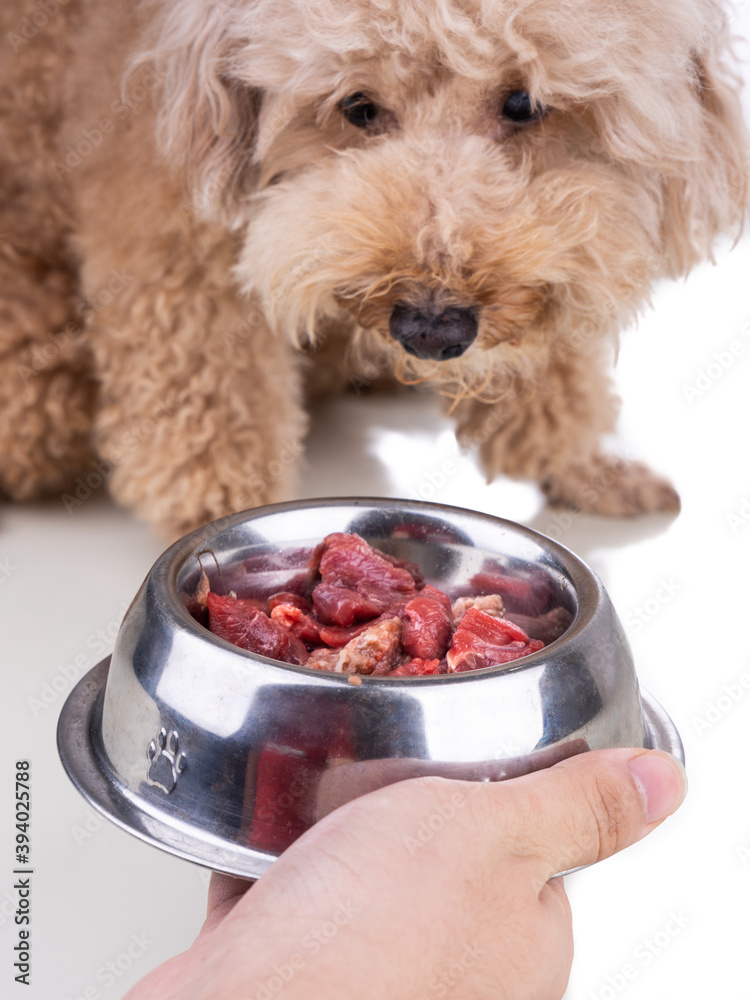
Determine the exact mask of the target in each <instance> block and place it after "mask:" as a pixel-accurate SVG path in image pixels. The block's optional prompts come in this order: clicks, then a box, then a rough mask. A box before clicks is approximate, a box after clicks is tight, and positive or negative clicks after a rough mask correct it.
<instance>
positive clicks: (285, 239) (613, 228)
mask: <svg viewBox="0 0 750 1000" xmlns="http://www.w3.org/2000/svg"><path fill="white" fill-rule="evenodd" d="M40 10H45V11H46V12H47V16H46V23H42V22H43V21H44V16H43V15H39V11H40ZM0 37H2V38H3V39H5V42H6V44H5V52H4V56H3V59H2V61H1V63H0V88H1V89H0V101H1V102H2V106H1V107H0V185H1V187H0V191H1V192H2V195H1V196H0V234H2V238H0V359H1V367H0V406H1V407H2V421H0V454H1V455H2V462H1V463H0V488H2V490H4V492H5V493H7V494H8V495H9V496H11V497H13V498H16V499H25V498H28V497H32V496H35V495H37V494H39V493H41V492H45V491H47V492H49V491H60V490H63V489H65V488H68V487H69V486H70V484H71V482H73V481H75V478H76V476H79V475H81V474H82V473H85V472H86V471H87V470H90V469H91V468H92V467H93V468H99V469H102V470H104V471H103V474H106V475H107V476H108V477H109V479H110V486H111V490H112V492H113V494H114V496H115V497H116V498H117V499H118V500H119V501H120V502H122V503H124V504H128V505H130V506H132V507H133V508H134V509H135V510H136V511H138V512H139V513H140V514H141V515H142V516H144V517H146V518H148V519H149V520H151V521H152V522H154V523H155V524H157V525H158V526H159V527H160V528H161V529H163V530H164V531H166V532H168V533H174V532H181V531H183V530H186V529H189V528H191V527H193V526H195V525H196V524H199V523H201V522H202V521H204V520H206V519H210V518H212V517H215V516H217V515H219V514H222V513H226V512H229V511H232V510H236V509H240V508H242V507H247V506H252V505H255V504H258V503H263V502H267V501H269V500H272V499H275V498H277V497H278V496H280V495H283V493H284V491H286V490H288V489H289V483H290V481H291V480H290V474H291V472H292V470H293V467H294V464H295V460H296V458H297V457H298V455H299V454H300V451H301V447H302V444H301V443H302V440H303V437H304V433H305V429H306V423H307V421H306V415H305V409H304V393H305V386H307V388H308V389H310V390H312V389H314V388H316V387H317V388H318V389H322V390H323V391H332V390H333V389H335V388H336V387H340V386H341V385H344V384H346V381H347V379H349V378H351V377H352V374H353V373H356V372H357V371H358V370H360V369H361V367H362V365H365V364H366V363H367V358H368V357H371V356H377V357H378V358H379V359H383V358H385V359H386V361H387V364H388V366H389V367H390V369H391V370H392V371H393V373H395V375H396V376H397V377H398V378H399V379H400V380H401V381H404V382H425V381H429V382H430V383H432V384H433V385H434V386H435V389H436V390H437V391H438V392H439V393H441V394H442V395H443V396H444V397H445V398H446V406H447V407H448V409H449V410H450V412H452V413H453V414H454V415H455V417H456V420H457V431H458V434H459V436H460V438H461V440H462V441H464V442H465V443H466V444H467V445H473V446H475V447H477V448H478V449H479V451H480V453H481V455H482V458H483V461H484V463H485V465H486V467H487V470H488V472H489V473H490V474H494V473H496V472H499V471H503V472H506V473H508V474H510V475H513V476H518V477H526V478H533V479H536V480H537V481H538V482H539V483H540V484H541V486H542V488H543V489H544V491H545V493H546V494H547V496H548V498H549V499H550V500H551V501H552V502H554V503H561V504H574V505H576V506H577V507H578V508H580V509H582V510H593V511H597V512H599V513H612V514H623V513H639V512H641V511H647V510H663V509H666V510H671V509H675V508H676V506H677V504H678V500H677V496H676V494H675V493H674V490H673V489H672V488H671V486H669V484H667V483H666V482H664V481H663V480H661V479H660V478H659V477H657V476H655V475H654V474H653V473H651V472H650V471H649V470H648V469H646V468H645V467H643V466H642V465H639V464H637V463H634V464H632V465H630V466H627V467H626V466H624V465H623V463H621V462H620V463H618V464H617V475H616V476H615V477H614V483H611V480H612V478H613V477H612V476H610V477H609V478H608V479H605V478H604V477H606V474H607V472H608V470H610V469H611V467H612V460H610V459H608V458H607V456H606V455H604V454H602V452H601V450H600V440H601V437H602V435H603V434H604V433H606V432H608V431H611V430H612V429H613V427H614V423H615V420H616V414H617V401H616V399H615V397H614V396H613V394H612V390H611V387H610V384H609V378H608V374H607V371H608V365H609V363H610V358H611V354H612V350H611V348H612V345H613V343H614V341H615V340H616V336H617V331H618V330H619V329H621V328H622V327H623V325H625V324H627V323H628V322H629V321H630V320H632V319H633V317H634V316H636V315H637V313H638V311H639V309H640V308H642V306H643V305H644V304H645V303H646V302H647V301H648V295H649V289H650V288H651V286H652V284H653V281H654V280H655V279H656V278H658V277H662V276H664V275H667V276H672V277H674V276H677V275H681V274H684V273H686V272H687V271H688V270H689V269H690V268H691V267H692V266H693V265H694V264H695V263H696V262H698V261H700V260H703V259H705V258H706V257H707V256H710V253H711V247H712V244H713V242H714V241H715V239H716V238H717V236H718V235H719V234H720V233H723V232H730V233H731V232H735V233H736V232H737V231H738V230H739V227H740V225H741V221H742V215H743V210H744V205H745V201H746V167H747V164H746V161H745V157H746V138H745V132H744V128H743V125H742V122H741V118H740V112H739V102H738V99H737V81H736V80H735V78H734V77H733V76H732V74H731V71H730V69H729V68H728V66H727V58H728V29H727V18H726V15H725V12H724V9H723V7H722V6H721V5H720V4H719V3H717V2H714V0H660V2H658V3H657V2H656V0H622V2H613V3H608V4H606V5H604V4H602V3H600V2H596V0H576V2H572V0H432V2H430V3H427V2H424V0H411V2H410V3H402V2H399V0H369V2H366V0H317V2H316V3H308V2H306V0H281V2H279V0H223V2H221V0H220V2H211V0H182V2H180V3H178V2H176V0H155V2H154V0H152V2H150V3H146V4H142V3H136V2H134V0H124V2H122V3H120V4H116V5H112V4H102V3H100V2H94V0H67V2H65V3H63V2H62V0H46V5H44V6H43V5H41V4H40V3H39V2H38V0H5V3H4V4H3V5H2V9H0ZM517 90H525V91H528V93H529V94H530V96H531V98H532V100H533V101H534V103H535V105H537V106H539V107H542V106H544V107H546V108H547V109H548V112H547V113H546V115H545V116H544V117H542V118H541V119H540V120H538V121H534V122H531V123H529V124H527V125H523V126H517V125H514V124H513V123H512V122H509V121H508V120H507V119H506V118H504V117H503V115H502V113H501V112H502V108H503V103H504V100H505V98H506V97H507V95H508V94H509V93H511V92H513V91H517ZM354 93H364V94H366V95H367V97H368V98H369V99H370V100H372V101H373V102H374V103H375V105H376V106H377V108H378V109H380V110H379V112H378V116H377V119H376V121H375V123H374V125H372V127H368V128H357V127H355V125H353V124H351V123H350V122H348V121H347V120H346V119H345V117H344V116H343V115H342V113H341V107H340V101H341V100H342V99H343V98H346V97H347V96H350V95H352V94H354ZM427 300H429V301H431V302H432V303H441V304H443V305H445V306H464V307H471V308H472V309H474V310H475V314H476V316H477V317H478V323H479V326H478V335H477V338H476V341H475V343H474V344H473V345H472V346H471V347H470V348H469V349H468V350H467V351H466V353H465V354H463V355H462V356H461V357H460V358H457V359H454V360H450V361H423V360H418V359H416V358H414V357H412V356H410V355H408V354H406V353H405V352H404V350H403V348H402V347H401V346H400V345H399V344H398V343H397V342H396V341H395V340H394V339H393V338H392V337H391V336H390V334H389V318H390V315H391V312H392V310H393V307H394V304H395V303H396V302H398V301H406V302H409V303H411V304H414V305H415V306H420V304H422V303H424V302H425V301H427ZM379 363H382V362H379ZM600 480H602V481H604V482H606V483H608V484H609V485H608V486H607V488H605V489H599V488H597V487H596V484H597V483H598V482H599V481H600Z"/></svg>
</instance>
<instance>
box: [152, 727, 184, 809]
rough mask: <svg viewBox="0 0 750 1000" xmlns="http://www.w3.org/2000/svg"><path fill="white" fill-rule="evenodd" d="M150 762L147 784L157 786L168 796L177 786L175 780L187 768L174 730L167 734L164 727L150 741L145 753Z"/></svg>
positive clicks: (178, 738)
mask: <svg viewBox="0 0 750 1000" xmlns="http://www.w3.org/2000/svg"><path fill="white" fill-rule="evenodd" d="M146 754H147V755H148V759H149V761H150V762H151V763H150V764H149V769H148V775H147V778H148V782H149V784H151V785H158V787H159V788H163V789H164V791H165V792H166V793H167V794H169V793H170V792H171V791H173V789H174V787H175V785H176V784H177V779H178V778H179V776H180V774H182V772H183V771H184V770H185V768H186V766H187V757H186V755H185V754H184V753H183V752H182V750H180V737H179V735H178V733H177V730H176V729H170V730H169V732H167V730H166V729H165V727H164V726H162V727H161V729H160V730H159V732H158V733H157V734H156V738H155V739H153V740H151V742H150V743H149V745H148V750H147V751H146Z"/></svg>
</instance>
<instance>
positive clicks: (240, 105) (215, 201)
mask: <svg viewBox="0 0 750 1000" xmlns="http://www.w3.org/2000/svg"><path fill="white" fill-rule="evenodd" d="M163 10H164V13H163V14H162V15H161V16H157V17H156V18H155V19H154V22H153V23H152V26H151V31H152V35H151V37H150V38H149V43H150V44H149V45H148V47H147V50H146V51H144V52H143V53H142V54H141V55H140V56H139V57H138V58H137V60H136V61H135V63H134V65H137V64H144V63H146V64H149V65H150V66H151V68H152V69H153V71H154V72H155V74H156V76H157V78H158V81H159V86H158V89H157V94H158V102H159V104H158V118H157V134H156V139H157V144H158V147H159V151H160V153H161V154H162V155H164V156H166V157H167V158H168V160H169V162H170V163H171V164H172V165H173V166H174V167H175V168H176V169H178V170H182V171H183V172H184V174H185V176H186V178H187V181H188V185H189V188H190V193H191V196H192V199H193V202H194V204H195V207H196V208H197V209H198V210H199V211H200V212H201V213H203V214H206V215H208V216H213V217H216V216H218V217H220V218H222V219H223V220H224V221H229V222H230V223H231V221H232V218H233V216H234V215H235V214H236V205H237V199H238V196H239V195H240V194H241V193H242V192H243V191H246V190H247V189H248V188H249V187H251V186H252V183H253V176H254V174H255V172H256V167H255V165H254V164H253V149H254V145H255V134H256V129H257V122H258V116H259V113H260V107H261V99H262V94H261V91H260V90H258V89H257V88H254V87H250V86H247V85H245V84H243V83H242V82H241V81H240V80H239V79H238V78H237V76H236V74H234V73H233V68H234V61H235V58H236V55H237V52H238V50H239V49H240V48H241V42H240V40H239V39H238V38H237V37H236V35H235V36H234V37H233V35H232V34H231V29H232V27H233V26H235V23H234V22H233V18H232V14H233V12H232V4H231V2H229V3H228V2H226V0H224V2H218V3H215V4H214V3H196V2H188V3H184V4H174V5H173V4H166V5H164V8H163Z"/></svg>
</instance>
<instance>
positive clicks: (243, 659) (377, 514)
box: [58, 498, 684, 878]
mask: <svg viewBox="0 0 750 1000" xmlns="http://www.w3.org/2000/svg"><path fill="white" fill-rule="evenodd" d="M333 531H353V532H357V533H358V534H360V535H362V536H364V537H365V538H366V539H367V540H368V541H369V542H371V543H372V544H374V545H375V546H376V547H378V548H380V549H382V550H383V551H386V552H388V553H391V554H393V555H396V556H398V557H400V558H405V559H409V560H411V561H413V562H416V563H417V564H418V565H419V566H420V568H421V570H422V572H423V573H424V575H425V577H426V578H427V579H428V581H429V582H431V583H434V584H435V585H436V586H439V587H441V588H442V589H444V590H447V591H448V592H449V593H450V592H452V593H456V592H460V591H461V590H462V589H463V590H464V591H465V590H466V589H472V588H474V587H477V584H476V581H477V579H479V580H481V578H482V574H488V573H489V574H498V573H499V574H502V575H503V576H504V577H505V578H506V579H509V580H510V581H514V582H511V585H510V591H509V593H508V594H506V600H507V603H508V606H509V612H508V613H509V616H511V617H512V615H513V613H514V612H515V613H516V614H518V615H526V616H527V617H534V616H537V617H538V616H539V615H541V614H543V613H545V614H549V612H550V611H554V612H555V614H557V615H558V616H560V615H561V614H564V612H560V611H555V609H565V611H566V612H568V614H569V616H570V620H571V624H570V625H569V627H568V628H567V630H566V631H565V632H564V634H562V635H561V636H560V637H559V638H557V639H555V640H554V641H552V642H551V643H550V644H549V645H547V646H546V647H545V648H544V649H542V650H540V651H539V652H537V653H533V654H531V655H530V656H527V657H525V658H523V659H521V660H517V661H514V662H513V663H511V664H508V665H506V666H501V667H490V668H486V669H483V670H478V671H473V672H468V673H461V674H452V675H440V676H432V677H404V678H388V677H362V679H361V684H358V685H354V684H351V683H350V682H349V680H348V678H347V677H346V676H343V675H340V674H333V673H326V672H322V671H317V670H311V669H308V668H306V667H297V666H291V665H288V664H285V663H280V662H278V661H276V660H270V659H267V658H266V657H263V656H257V655H255V654H252V653H248V652H246V651H244V650H242V649H239V648H237V647H236V646H233V645H230V644H229V643H227V642H224V641H223V640H222V639H219V638H217V637H216V636H214V635H212V634H211V633H210V632H208V631H207V630H206V629H205V628H204V627H203V626H202V625H200V624H199V623H198V622H197V621H196V620H195V619H194V618H193V617H192V616H191V614H190V612H189V610H188V608H187V606H186V604H187V603H189V598H188V595H190V594H191V593H193V592H194V590H195V587H196V584H197V582H198V578H199V575H200V569H201V563H202V564H203V566H204V567H205V568H206V570H207V571H208V572H209V576H212V577H213V580H214V581H216V580H217V579H218V577H219V574H221V585H223V586H226V587H229V586H231V583H232V581H234V580H236V579H237V573H236V569H237V567H238V566H239V565H240V564H242V563H243V562H244V561H245V560H248V559H251V560H255V561H256V562H258V560H259V559H260V561H261V562H263V561H264V560H265V563H266V565H267V567H268V566H270V568H267V569H266V573H267V574H268V578H267V583H268V587H269V591H270V590H273V589H277V590H279V589H283V588H284V583H285V581H286V580H287V579H288V577H289V576H290V574H293V573H294V572H295V569H296V568H299V567H301V566H302V565H303V564H304V560H305V558H306V556H305V554H304V551H300V550H304V548H305V547H309V546H312V545H315V544H316V543H317V542H318V541H320V540H321V539H322V538H323V537H324V536H325V535H327V534H329V533H330V532H333ZM206 550H210V553H211V555H208V556H207V555H205V554H204V555H200V553H205V552H206ZM290 550H298V553H299V554H298V555H297V556H295V555H294V552H293V551H292V554H291V555H289V554H288V553H289V551H290ZM280 552H286V553H287V555H286V556H285V557H283V558H282V559H278V558H276V559H275V560H274V558H272V557H274V556H277V555H278V553H280ZM478 574H479V576H477V575H478ZM472 580H474V583H473V584H472V583H470V581H472ZM58 746H59V751H60V756H61V758H62V762H63V764H64V766H65V768H66V770H67V772H68V774H69V776H70V778H71V780H72V781H73V782H74V784H75V785H76V786H77V788H78V789H79V791H80V792H81V793H82V794H83V795H84V796H85V798H86V799H88V801H89V802H90V803H91V804H92V805H93V806H94V807H95V808H97V809H98V810H99V811H101V812H102V813H103V814H104V815H106V816H107V817H108V818H109V819H111V820H112V821H113V822H115V823H117V824H118V825H119V826H121V827H122V828H124V829H126V830H128V831H129V832H130V833H133V834H135V835H136V836H138V837H140V838H141V839H142V840H145V841H148V842H149V843H152V844H154V845H156V846H158V847H161V848H163V849H164V850H167V851H169V852H171V853H173V854H177V855H179V856H180V857H183V858H187V859H188V860H191V861H194V862H197V863H199V864H202V865H205V866H207V867H210V868H212V869H215V870H218V871H224V872H228V873H230V874H234V875H240V876H244V877H249V878H257V877H259V876H260V875H261V874H262V873H263V872H264V871H266V869H267V868H268V867H269V866H270V865H271V864H272V862H273V861H274V860H275V858H276V857H278V855H279V854H280V853H281V851H283V850H284V848H286V847H287V846H288V845H289V844H290V843H292V841H293V840H295V839H296V838H297V837H298V836H300V834H302V833H303V832H304V831H305V830H306V829H307V828H309V827H310V826H311V825H312V824H313V823H315V822H316V821H317V820H318V819H320V818H321V817H322V816H324V815H325V814H326V813H328V812H330V811H331V810H332V809H334V808H336V807H337V806H338V805H341V804H343V803H344V802H346V801H348V800H350V799H352V798H356V797H357V796H358V795H362V794H364V793H366V792H368V791H372V790H374V789H375V788H379V787H381V786H383V785H386V784H389V783H391V782H393V781H399V780H402V779H404V778H409V777H413V776H416V775H421V774H435V775H442V776H445V777H455V778H463V779H470V780H476V781H488V780H489V781H496V780H500V779H503V778H508V777H513V776H516V775H519V774H525V773H527V772H529V771H533V770H536V769H538V768H541V767H547V766H549V765H551V764H553V763H555V762H557V761H559V760H562V759H563V758H565V757H568V756H571V755H572V754H576V753H580V752H582V751H585V750H590V749H591V750H593V749H597V748H601V747H614V746H645V747H655V748H657V749H663V750H667V751H669V752H670V753H673V754H675V755H676V756H678V757H679V758H680V759H684V755H683V750H682V744H681V742H680V738H679V735H678V734H677V732H676V730H675V728H674V726H673V724H672V723H671V721H670V719H669V717H668V716H667V715H666V713H664V711H663V709H661V707H660V706H659V705H657V704H656V703H655V702H654V701H653V699H650V698H648V697H647V696H645V695H643V694H642V693H641V692H640V691H639V686H638V681H637V678H636V674H635V669H634V666H633V660H632V656H631V652H630V649H629V646H628V643H627V640H626V638H625V635H624V633H623V630H622V626H621V625H620V622H619V621H618V618H617V616H616V614H615V612H614V610H613V608H612V604H611V602H610V599H609V597H608V595H607V593H606V591H605V590H604V587H603V586H602V584H601V582H600V581H599V580H598V578H597V577H596V576H595V575H594V573H592V571H591V570H590V569H589V568H588V567H587V566H586V565H585V564H584V563H583V562H582V561H581V560H580V559H578V558H577V557H576V556H575V555H573V553H571V552H569V551H568V550H567V549H566V548H564V547H563V546H561V545H559V544H558V543H556V542H554V541H552V540H551V539H549V538H546V537H545V536H544V535H541V534H539V533H537V532H535V531H532V530H530V529H529V528H525V527H523V526H521V525H518V524H515V523H513V522H511V521H505V520H502V519H500V518H497V517H492V516H489V515H487V514H479V513H475V512H473V511H468V510H462V509H458V508H455V507H446V506H442V505H439V504H428V503H418V502H415V503H412V502H407V501H401V500H373V499H359V498H358V499H334V500H311V501H305V502H301V503H287V504H277V505H275V506H270V507H263V508H257V509H255V510H252V511H246V512H244V513H241V514H236V515H232V516H230V517H226V518H223V519H222V520H220V521H216V522H214V523H212V524H209V525H206V526H205V527H203V528H201V529H199V530H198V531H195V532H193V533H192V534H190V535H187V536H186V537H185V538H183V539H181V540H180V541H178V542H176V543H175V544H174V545H173V546H172V547H171V548H169V549H168V550H167V551H166V552H165V553H164V554H163V555H162V556H161V557H160V558H159V560H158V561H157V562H156V564H155V565H154V567H153V569H152V570H151V572H150V573H149V575H148V577H147V578H146V581H145V582H144V584H143V586H142V587H141V589H140V591H139V593H138V594H137V596H136V598H135V600H134V602H133V604H132V606H131V607H130V609H129V611H128V613H127V615H126V616H125V620H124V621H123V624H122V627H121V629H120V632H119V635H118V637H117V642H116V645H115V649H114V652H113V654H112V657H111V661H110V659H109V658H108V659H107V660H105V661H103V662H102V663H100V664H99V665H98V666H97V667H96V668H94V670H92V671H91V672H90V673H89V674H87V675H86V677H84V678H83V679H82V680H81V682H80V683H79V684H78V685H77V687H76V688H75V689H74V690H73V691H72V692H71V694H70V696H69V698H68V700H67V702H66V704H65V706H64V708H63V711H62V714H61V716H60V722H59V726H58Z"/></svg>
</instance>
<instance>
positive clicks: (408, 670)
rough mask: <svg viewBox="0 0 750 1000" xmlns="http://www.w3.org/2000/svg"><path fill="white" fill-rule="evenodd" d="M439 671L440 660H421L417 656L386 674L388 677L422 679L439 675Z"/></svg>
mask: <svg viewBox="0 0 750 1000" xmlns="http://www.w3.org/2000/svg"><path fill="white" fill-rule="evenodd" d="M441 672H442V671H441V670H440V660H423V659H422V658H421V657H419V656H415V657H414V659H413V660H409V661H408V662H407V663H402V664H401V666H400V667H396V669H395V670H391V672H390V673H389V674H388V676H389V677H422V676H426V675H428V674H439V673H441Z"/></svg>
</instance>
